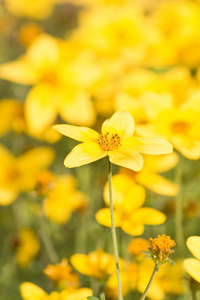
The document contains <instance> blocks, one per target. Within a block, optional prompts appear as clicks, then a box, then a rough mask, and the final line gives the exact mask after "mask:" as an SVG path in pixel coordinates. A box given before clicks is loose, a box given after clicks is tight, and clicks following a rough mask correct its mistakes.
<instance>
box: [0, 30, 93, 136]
mask: <svg viewBox="0 0 200 300" xmlns="http://www.w3.org/2000/svg"><path fill="white" fill-rule="evenodd" d="M49 49H51V51H49ZM76 52H77V50H76V49H75V45H73V44H72V43H71V44H70V43H68V44H66V43H65V42H64V41H63V40H59V39H55V38H53V37H52V36H50V35H48V34H41V35H39V36H38V37H37V38H36V39H34V42H33V43H32V44H31V45H30V46H29V47H28V49H27V52H26V54H25V55H23V56H22V57H20V58H19V59H17V60H15V61H12V62H8V63H5V64H3V65H1V66H0V76H1V78H3V79H5V80H9V81H12V82H16V83H19V84H25V85H34V86H33V87H32V88H31V89H30V91H29V92H28V94H27V97H26V101H25V117H26V121H27V127H28V132H30V134H32V135H34V136H36V137H37V136H41V135H44V134H45V131H46V130H48V129H49V127H51V125H53V124H54V122H55V119H56V117H57V114H60V115H61V117H62V118H63V119H64V120H65V121H66V122H70V123H75V124H77V125H85V126H90V125H91V124H93V123H94V121H95V118H96V114H95V111H94V107H93V104H92V102H91V100H90V97H89V95H88V93H87V92H86V91H85V90H84V89H83V88H82V89H80V88H79V87H78V86H77V84H76V83H75V82H74V81H73V80H71V75H70V74H69V70H68V68H69V66H70V64H72V61H73V58H74V56H75V53H76ZM78 77H81V76H80V74H79V76H78ZM77 107H79V109H78V110H77Z"/></svg>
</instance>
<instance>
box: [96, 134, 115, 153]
mask: <svg viewBox="0 0 200 300" xmlns="http://www.w3.org/2000/svg"><path fill="white" fill-rule="evenodd" d="M97 143H98V144H99V146H100V147H101V149H102V150H103V151H113V150H116V149H118V148H119V147H120V146H121V143H120V136H119V135H118V134H117V133H116V134H109V133H108V132H107V133H106V134H100V136H99V139H98V140H97Z"/></svg>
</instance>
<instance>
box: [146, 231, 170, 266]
mask: <svg viewBox="0 0 200 300" xmlns="http://www.w3.org/2000/svg"><path fill="white" fill-rule="evenodd" d="M149 240H150V241H151V242H152V245H151V247H150V248H151V251H152V252H153V254H154V256H155V258H156V259H157V260H158V261H164V260H165V259H166V258H168V255H169V254H171V253H172V252H173V250H171V248H172V247H174V246H176V243H175V241H174V240H172V239H171V238H170V237H169V236H166V235H165V234H162V235H161V236H160V235H158V237H157V238H156V239H152V238H150V239H149Z"/></svg>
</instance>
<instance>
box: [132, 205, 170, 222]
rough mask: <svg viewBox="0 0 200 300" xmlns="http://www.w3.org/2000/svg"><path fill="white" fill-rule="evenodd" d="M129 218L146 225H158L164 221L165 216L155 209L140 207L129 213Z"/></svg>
mask: <svg viewBox="0 0 200 300" xmlns="http://www.w3.org/2000/svg"><path fill="white" fill-rule="evenodd" d="M131 220H132V221H134V222H141V223H143V224H147V225H159V224H162V223H164V222H165V220H166V216H165V215H164V214H163V213H162V212H160V211H159V210H157V209H154V208H151V207H142V208H140V209H138V210H137V211H136V212H134V213H133V214H132V215H131Z"/></svg>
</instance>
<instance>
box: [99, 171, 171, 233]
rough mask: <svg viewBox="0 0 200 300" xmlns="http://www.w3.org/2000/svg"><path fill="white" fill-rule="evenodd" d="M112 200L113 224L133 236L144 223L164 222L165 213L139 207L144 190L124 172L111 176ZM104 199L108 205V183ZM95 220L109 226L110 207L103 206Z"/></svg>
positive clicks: (156, 223)
mask: <svg viewBox="0 0 200 300" xmlns="http://www.w3.org/2000/svg"><path fill="white" fill-rule="evenodd" d="M112 183H113V200H114V218H115V226H116V227H121V229H122V230H123V231H124V232H126V233H128V234H130V235H133V236H138V235H141V234H142V233H143V231H144V225H145V224H147V225H158V224H162V223H164V222H165V220H166V217H165V215H164V214H163V213H162V212H160V211H158V210H156V209H154V208H150V207H141V206H142V205H143V203H144V201H145V190H144V188H143V187H142V186H139V185H137V184H135V182H134V181H133V180H132V179H131V178H130V177H128V176H126V175H124V174H117V175H114V176H113V179H112ZM104 200H105V203H106V204H107V205H108V206H109V188H108V183H107V184H106V185H105V189H104ZM96 219H97V221H98V222H99V223H100V224H102V225H104V226H108V227H111V220H110V209H109V208H103V209H100V210H99V211H98V212H97V213H96Z"/></svg>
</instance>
